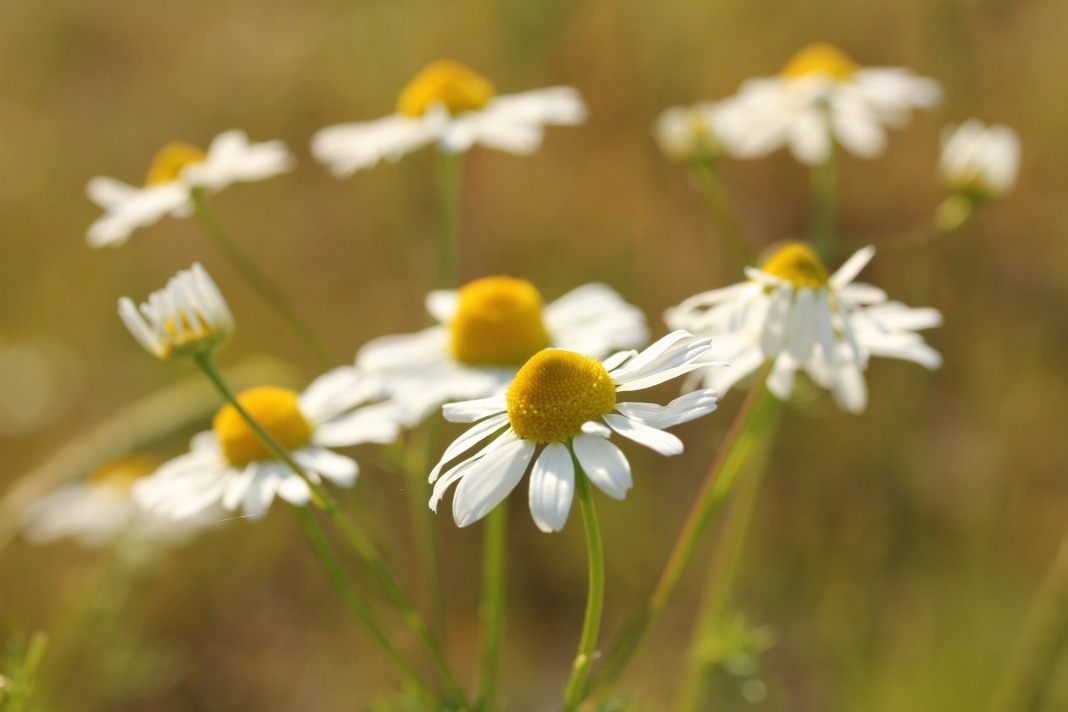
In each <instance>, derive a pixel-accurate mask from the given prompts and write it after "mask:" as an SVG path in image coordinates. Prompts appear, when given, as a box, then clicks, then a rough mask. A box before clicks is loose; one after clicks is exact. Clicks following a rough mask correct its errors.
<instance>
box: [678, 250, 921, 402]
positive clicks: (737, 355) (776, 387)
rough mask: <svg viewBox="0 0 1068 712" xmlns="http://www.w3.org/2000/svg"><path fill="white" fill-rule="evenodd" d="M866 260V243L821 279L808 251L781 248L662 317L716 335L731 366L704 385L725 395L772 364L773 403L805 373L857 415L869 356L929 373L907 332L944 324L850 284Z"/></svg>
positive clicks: (705, 376) (711, 374)
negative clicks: (732, 281) (741, 276)
mask: <svg viewBox="0 0 1068 712" xmlns="http://www.w3.org/2000/svg"><path fill="white" fill-rule="evenodd" d="M874 254H875V250H874V248H871V247H866V248H864V249H862V250H860V251H858V252H857V253H856V254H854V255H853V256H852V257H850V258H849V259H848V260H847V261H846V262H845V264H843V265H842V266H841V267H840V268H839V269H838V271H837V272H835V273H834V274H833V275H828V273H827V269H826V267H824V265H823V262H822V261H821V260H820V258H819V257H818V256H817V255H816V253H815V252H813V251H812V250H811V249H810V248H809V247H808V246H806V245H803V244H800V243H792V244H788V245H786V246H785V247H783V248H781V249H780V250H778V251H777V252H776V253H775V254H774V255H773V256H772V257H771V259H769V260H768V261H767V262H765V263H764V265H763V267H761V268H760V269H754V268H749V269H747V270H746V274H747V275H748V276H749V281H747V282H742V283H740V284H736V285H733V286H731V287H726V288H724V289H717V290H713V291H711V292H705V293H703V294H698V295H696V296H693V297H690V298H689V299H687V300H686V301H684V302H683V303H682V304H680V305H678V306H677V307H674V308H672V309H669V310H668V312H667V314H665V317H664V318H665V321H667V323H668V325H669V326H671V327H672V328H676V329H689V330H690V331H693V332H694V333H696V334H699V335H702V336H709V337H713V338H714V342H713V343H714V348H713V353H714V354H715V356H716V357H717V358H720V359H722V360H724V361H727V362H728V363H729V364H730V367H729V368H725V369H706V370H705V371H703V372H701V373H699V374H694V375H695V376H697V379H696V380H697V381H700V382H703V384H704V385H706V386H710V387H712V388H715V389H717V390H719V391H720V392H722V391H725V390H726V389H728V388H730V387H731V386H732V385H734V384H736V383H737V382H738V381H740V380H741V379H743V378H744V377H745V376H747V375H749V374H750V373H752V372H753V371H756V370H757V369H758V368H760V367H761V365H763V364H764V362H765V361H768V360H770V361H772V362H773V364H774V365H773V366H772V370H771V372H770V374H769V375H768V381H767V385H768V389H769V390H771V392H772V393H774V394H775V395H776V396H777V397H779V398H781V399H786V398H789V396H790V393H791V392H792V391H793V387H794V376H795V374H796V373H797V371H798V370H803V371H805V373H807V374H808V375H809V377H810V378H811V379H812V380H813V381H814V382H815V383H816V384H818V385H819V386H821V387H823V388H827V389H829V390H831V392H832V393H833V394H834V398H835V400H836V401H837V403H838V405H839V406H840V407H842V408H844V409H846V410H848V411H851V412H854V413H856V412H860V411H863V410H864V408H865V407H866V406H867V400H868V394H867V386H866V385H865V381H864V371H865V369H867V366H868V359H869V358H870V357H871V356H884V357H888V358H898V359H904V360H906V361H913V362H915V363H918V364H920V365H922V366H926V367H927V368H930V369H934V368H937V367H938V366H939V365H941V362H942V359H941V357H940V356H939V355H938V352H937V351H935V350H934V349H932V348H931V347H930V346H928V345H927V344H926V343H924V341H923V338H922V337H921V336H920V335H919V334H917V333H915V332H916V331H919V330H922V329H929V328H932V327H935V326H939V325H940V324H941V323H942V315H941V314H939V312H938V311H937V310H935V309H911V308H909V307H906V306H905V305H904V304H901V303H899V302H888V301H887V296H886V293H885V292H883V291H882V290H881V289H879V288H877V287H873V286H871V285H869V284H860V283H856V282H853V279H854V278H855V277H856V276H857V274H859V273H860V271H861V270H862V269H863V268H864V266H865V265H866V264H867V263H868V261H869V260H870V259H871V258H872V256H873V255H874ZM690 385H693V384H692V383H691V384H690Z"/></svg>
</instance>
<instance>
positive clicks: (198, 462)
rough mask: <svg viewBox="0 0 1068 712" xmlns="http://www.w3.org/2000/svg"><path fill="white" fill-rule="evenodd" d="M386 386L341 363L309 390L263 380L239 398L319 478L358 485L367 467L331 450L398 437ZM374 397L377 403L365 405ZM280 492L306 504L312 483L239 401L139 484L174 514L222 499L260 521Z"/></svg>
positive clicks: (154, 504)
mask: <svg viewBox="0 0 1068 712" xmlns="http://www.w3.org/2000/svg"><path fill="white" fill-rule="evenodd" d="M380 392H381V387H380V385H379V384H378V383H377V382H375V381H374V379H370V378H366V377H362V376H360V375H358V374H356V373H355V372H353V371H352V369H348V368H339V369H335V370H333V371H330V372H328V373H326V374H325V375H323V376H320V377H319V378H318V379H316V380H315V381H314V382H313V383H312V384H311V385H310V386H309V387H308V388H307V389H306V390H305V391H304V392H303V393H297V392H295V391H292V390H289V389H287V388H279V387H276V386H260V387H257V388H252V389H250V390H247V391H244V392H243V393H241V394H240V395H238V398H237V399H238V402H239V403H241V405H242V407H243V408H244V409H245V410H247V411H248V412H249V414H250V415H251V416H252V418H253V419H254V420H256V422H258V423H259V424H260V425H261V426H262V427H263V428H264V429H265V430H266V431H267V432H268V433H269V434H270V435H271V436H272V437H273V438H274V439H275V440H276V441H277V442H278V443H279V444H280V445H281V446H282V447H284V448H285V449H286V450H287V451H288V452H289V454H290V455H291V456H292V458H293V460H294V461H295V462H296V463H297V464H298V465H300V467H301V468H302V469H303V470H304V473H305V474H306V475H307V476H308V477H309V478H311V479H312V480H313V481H314V482H315V483H319V482H321V481H322V479H323V478H325V479H328V480H330V481H331V482H333V483H334V484H336V485H340V486H342V487H351V486H352V485H353V484H355V482H356V475H357V473H358V469H359V468H358V467H357V465H356V462H355V460H352V459H351V458H349V457H346V456H344V455H339V454H337V453H335V452H333V451H332V450H330V449H329V448H333V447H345V446H349V445H357V444H359V443H369V442H370V443H387V442H391V441H392V440H394V439H395V438H396V436H397V429H398V426H397V424H396V420H395V419H394V417H393V415H392V413H393V409H392V406H391V405H390V404H389V403H383V402H377V401H376V399H377V397H378V396H379V394H380ZM366 403H371V404H370V405H364V406H363V407H358V406H360V405H362V404H366ZM275 495H277V496H279V497H281V498H282V499H284V500H285V501H287V502H289V503H290V504H294V505H297V506H302V505H304V504H306V503H307V502H308V501H309V499H310V497H311V489H310V488H309V486H308V483H307V482H306V481H305V480H304V478H303V477H301V476H299V475H297V474H296V473H294V472H293V471H292V470H291V469H289V467H288V466H287V465H285V464H284V463H282V462H280V461H278V460H276V459H275V458H274V457H273V456H272V455H271V453H270V452H269V451H268V450H267V449H266V447H265V446H264V445H263V443H262V442H261V441H260V439H259V438H258V437H256V434H255V433H254V432H253V431H252V430H251V429H250V428H249V427H248V425H247V424H246V422H245V420H244V419H243V418H242V417H241V415H240V414H239V413H238V412H237V409H236V408H234V407H233V405H231V404H227V405H225V406H223V408H222V409H221V410H219V412H218V413H217V414H216V416H215V419H214V421H213V422H212V429H211V430H210V431H207V432H203V433H200V434H198V435H196V436H194V437H193V441H192V445H191V448H190V451H189V452H188V453H186V454H184V455H181V456H179V457H177V458H175V459H173V460H171V461H170V462H167V463H165V464H164V465H163V466H161V467H160V468H159V469H158V470H156V472H154V473H153V474H152V475H150V476H149V477H147V478H145V479H143V480H140V481H139V482H138V483H137V485H136V486H135V488H134V496H135V497H136V498H137V500H138V502H140V504H141V505H142V506H143V507H145V508H146V509H148V510H150V511H152V512H156V513H158V514H160V515H163V516H165V517H168V518H171V519H186V518H188V517H195V516H197V515H198V514H200V513H201V512H202V511H204V510H205V509H206V508H209V507H214V506H218V505H220V504H221V505H222V508H223V509H225V510H229V511H232V510H235V509H238V508H241V509H242V510H243V511H244V514H245V516H248V517H250V518H253V519H258V518H260V517H262V516H263V515H264V514H266V513H267V510H268V508H269V507H270V506H271V502H272V501H273V500H274V498H275Z"/></svg>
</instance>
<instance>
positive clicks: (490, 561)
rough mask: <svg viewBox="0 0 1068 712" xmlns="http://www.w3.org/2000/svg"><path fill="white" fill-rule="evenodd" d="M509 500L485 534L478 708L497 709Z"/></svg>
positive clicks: (491, 517) (492, 517)
mask: <svg viewBox="0 0 1068 712" xmlns="http://www.w3.org/2000/svg"><path fill="white" fill-rule="evenodd" d="M507 535H508V506H507V500H506V501H505V502H502V503H501V504H499V505H497V508H496V509H494V510H493V511H492V512H490V514H489V516H488V517H486V524H485V529H484V530H483V533H482V604H481V606H480V607H479V618H481V620H482V676H481V678H480V682H479V689H478V709H480V710H482V711H483V712H488V711H489V710H492V709H493V708H494V703H495V700H496V697H497V680H498V677H499V673H500V668H501V640H502V638H503V636H504V610H505V590H506V587H507V570H508V568H507V560H506V558H505V556H506V553H507V541H508V538H507Z"/></svg>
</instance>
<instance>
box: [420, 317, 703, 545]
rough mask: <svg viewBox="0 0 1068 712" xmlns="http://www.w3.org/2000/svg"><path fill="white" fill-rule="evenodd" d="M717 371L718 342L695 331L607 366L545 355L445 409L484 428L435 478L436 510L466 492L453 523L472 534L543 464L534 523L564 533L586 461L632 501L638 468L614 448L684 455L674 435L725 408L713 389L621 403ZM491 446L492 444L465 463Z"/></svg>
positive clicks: (615, 493)
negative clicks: (616, 439) (449, 495)
mask: <svg viewBox="0 0 1068 712" xmlns="http://www.w3.org/2000/svg"><path fill="white" fill-rule="evenodd" d="M714 365H716V362H714V361H713V360H712V358H711V357H710V351H709V340H708V339H699V338H695V337H694V336H692V335H691V334H689V333H687V332H685V331H676V332H674V333H671V334H668V335H667V336H665V337H664V338H662V339H660V340H659V341H657V342H656V343H655V344H653V345H652V346H650V347H648V348H647V349H645V350H644V351H642V352H641V353H637V352H636V351H621V352H619V353H616V354H614V355H612V356H610V357H609V358H607V359H605V360H604V361H603V362H602V361H599V360H597V359H595V358H590V357H589V356H583V355H582V354H578V353H575V352H574V351H567V350H564V349H545V350H543V351H539V352H538V353H536V354H534V356H532V357H531V358H530V359H529V360H528V361H527V362H526V363H525V364H523V367H522V368H520V369H519V372H518V373H517V374H516V376H515V380H514V381H512V383H511V385H510V386H508V390H507V391H506V392H505V393H502V394H497V395H494V396H490V397H489V398H483V399H479V400H471V401H465V402H460V403H449V404H447V405H445V407H444V409H443V410H444V413H445V418H446V419H448V420H451V421H453V422H457V423H472V422H473V423H476V425H474V426H473V427H472V428H470V429H469V430H468V431H467V432H465V433H464V434H463V435H461V436H460V437H459V438H457V439H456V440H455V441H453V443H452V444H451V445H449V447H448V448H446V450H445V452H444V454H443V455H442V456H441V460H440V461H439V462H438V464H437V465H436V466H435V467H434V469H433V470H432V471H431V473H430V481H431V482H432V483H433V484H434V492H433V495H432V496H431V498H430V508H431V509H432V510H434V511H435V512H436V511H437V507H438V503H439V502H440V501H441V498H442V497H443V496H444V495H445V492H446V490H448V489H449V487H451V486H452V485H454V484H457V488H456V493H455V495H454V496H453V500H452V513H453V518H454V519H455V520H456V524H457V526H461V527H466V526H467V525H469V524H472V523H473V522H476V521H478V520H479V519H481V518H482V517H484V516H486V515H487V514H489V513H490V512H491V511H492V510H493V508H494V507H496V506H497V505H498V504H499V503H500V502H501V501H502V500H503V499H504V498H505V497H507V496H508V494H509V493H510V492H511V491H512V490H513V489H515V488H516V486H517V485H518V484H519V481H520V480H521V479H522V478H523V474H524V473H525V472H526V471H527V468H528V466H529V465H530V463H531V461H533V463H534V466H533V469H532V471H531V475H530V488H529V494H530V514H531V516H532V517H533V518H534V523H535V524H536V525H537V527H538V528H539V529H541V530H542V531H544V532H554V531H560V530H561V529H563V528H564V524H566V523H567V517H568V514H569V512H570V511H571V500H572V498H573V497H574V493H575V463H576V462H577V463H578V465H579V466H581V467H582V471H583V472H584V473H586V477H588V478H589V480H590V482H592V483H593V484H594V485H596V486H597V487H598V488H599V489H600V490H601V491H602V492H604V493H605V494H607V495H608V496H609V497H612V498H614V499H623V498H624V497H625V496H626V494H627V491H628V490H629V489H630V488H631V484H632V479H631V472H630V463H629V462H628V461H627V458H626V456H625V455H624V454H623V452H622V451H621V450H620V449H619V448H618V447H616V446H615V445H614V444H613V443H612V442H611V440H610V439H609V438H610V437H611V435H612V433H616V434H617V435H621V436H623V437H625V438H627V439H629V440H633V441H634V442H636V443H639V444H641V445H645V446H646V447H648V448H651V449H652V450H655V451H656V452H658V453H660V454H661V455H678V454H679V453H681V452H682V450H683V446H682V441H681V440H679V439H678V438H677V437H675V436H674V435H672V434H671V433H668V432H666V431H665V429H666V428H670V427H672V426H674V425H678V424H680V423H685V422H687V421H690V420H693V419H694V418H698V417H700V416H702V415H706V414H708V413H711V412H712V411H713V410H715V409H716V394H715V392H714V391H712V390H710V389H706V390H699V391H693V392H691V393H687V394H686V395H684V396H681V397H679V398H676V399H675V400H673V401H672V402H670V403H668V404H667V405H658V404H655V403H642V402H620V394H622V393H626V392H629V391H636V390H641V389H644V388H649V387H651V386H655V385H657V384H659V383H663V382H664V381H667V380H669V379H672V378H676V377H678V376H680V375H682V374H685V373H688V372H690V371H693V370H695V369H699V368H704V367H711V366H714ZM720 365H722V364H720ZM487 438H492V440H491V441H490V443H489V444H487V445H485V446H484V447H482V448H481V449H480V450H478V451H477V452H476V453H475V454H473V455H470V456H468V457H463V456H464V454H465V453H467V452H468V451H470V450H471V449H472V448H474V447H475V446H476V445H478V444H479V443H482V442H483V441H485V440H486V439H487ZM457 458H462V459H459V461H458V462H457V461H456V460H457ZM452 462H455V464H453V465H452V466H451V467H449V468H448V469H445V468H446V466H447V465H449V463H452Z"/></svg>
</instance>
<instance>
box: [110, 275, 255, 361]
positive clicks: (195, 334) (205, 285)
mask: <svg viewBox="0 0 1068 712" xmlns="http://www.w3.org/2000/svg"><path fill="white" fill-rule="evenodd" d="M119 316H120V317H122V321H123V323H125V324H126V328H127V329H129V330H130V333H131V334H133V336H134V338H135V339H137V341H138V343H140V344H141V345H142V346H143V347H145V349H146V350H147V351H148V352H149V353H151V354H152V355H154V356H155V357H156V358H159V359H169V358H171V357H172V356H175V355H182V356H194V355H197V354H201V353H206V352H209V351H211V350H212V349H214V348H216V347H217V346H219V344H221V343H222V342H224V341H226V340H227V339H228V338H230V335H231V334H233V332H234V317H233V315H232V314H231V313H230V308H229V307H227V306H226V300H225V299H223V296H222V293H221V292H220V291H219V288H218V287H216V286H215V282H213V281H212V279H211V277H210V276H208V273H207V272H206V271H205V270H204V268H203V267H201V266H200V265H199V264H194V265H193V266H192V267H191V268H190V269H188V270H185V271H184V272H179V273H178V274H176V275H175V276H174V277H172V278H171V279H170V280H169V281H168V282H167V286H166V287H164V288H163V289H161V290H159V291H158V292H153V293H152V294H150V295H149V297H148V301H147V302H145V303H144V304H142V305H141V306H140V308H138V307H137V306H135V305H134V303H133V300H132V299H130V298H129V297H123V298H122V299H120V300H119Z"/></svg>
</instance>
